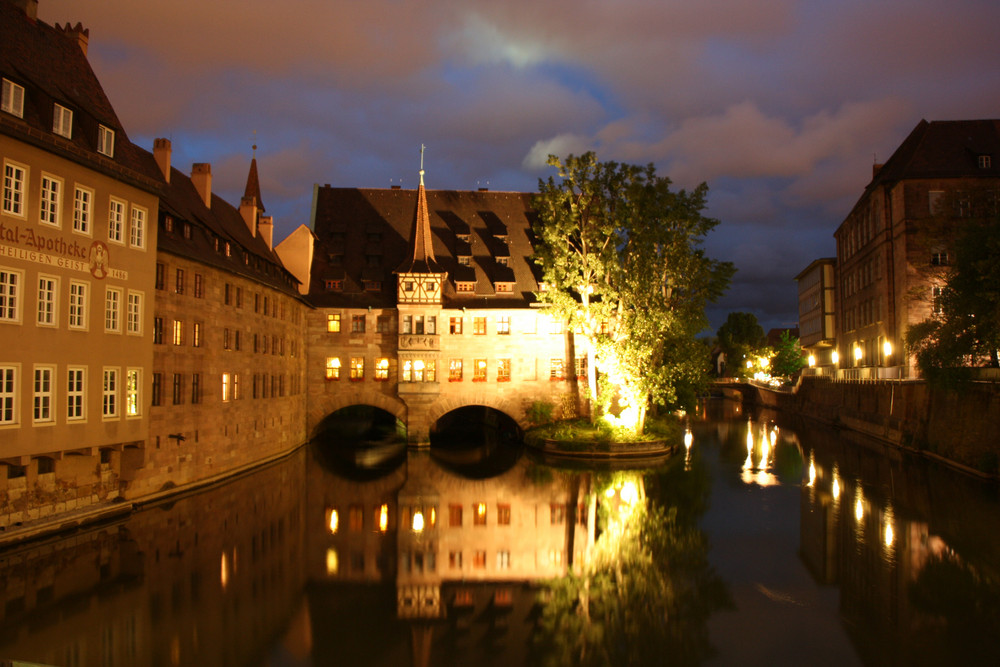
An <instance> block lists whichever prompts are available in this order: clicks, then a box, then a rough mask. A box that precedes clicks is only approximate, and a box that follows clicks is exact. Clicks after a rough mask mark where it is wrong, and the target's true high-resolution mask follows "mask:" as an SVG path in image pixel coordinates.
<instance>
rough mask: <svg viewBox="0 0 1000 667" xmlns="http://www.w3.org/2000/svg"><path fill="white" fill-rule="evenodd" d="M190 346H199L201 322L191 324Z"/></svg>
mask: <svg viewBox="0 0 1000 667" xmlns="http://www.w3.org/2000/svg"><path fill="white" fill-rule="evenodd" d="M237 333H238V332H237ZM191 347H201V322H194V323H192V325H191Z"/></svg>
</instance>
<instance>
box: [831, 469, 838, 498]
mask: <svg viewBox="0 0 1000 667" xmlns="http://www.w3.org/2000/svg"><path fill="white" fill-rule="evenodd" d="M830 492H831V493H832V494H833V499H834V500H840V480H839V479H837V472H836V471H834V473H833V488H832V489H831V490H830Z"/></svg>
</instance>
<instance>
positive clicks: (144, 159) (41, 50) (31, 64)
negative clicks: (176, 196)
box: [0, 1, 162, 191]
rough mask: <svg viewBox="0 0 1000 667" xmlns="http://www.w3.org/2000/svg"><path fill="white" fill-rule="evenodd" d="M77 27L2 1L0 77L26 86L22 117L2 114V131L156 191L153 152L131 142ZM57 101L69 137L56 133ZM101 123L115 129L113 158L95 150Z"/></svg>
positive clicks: (0, 117) (157, 173)
mask: <svg viewBox="0 0 1000 667" xmlns="http://www.w3.org/2000/svg"><path fill="white" fill-rule="evenodd" d="M76 30H82V28H81V27H80V26H77V28H75V29H69V27H68V26H67V29H63V28H54V27H52V26H50V25H48V24H47V23H45V22H43V21H39V20H33V19H29V18H28V17H27V16H26V15H25V13H24V10H22V9H20V8H18V7H17V6H15V5H14V4H12V3H10V2H6V1H2V2H0V76H3V77H4V78H6V79H9V80H10V81H12V82H13V83H16V84H17V85H20V86H23V87H24V89H25V94H24V114H23V117H22V118H17V117H15V116H12V115H10V114H7V113H2V112H0V133H2V134H7V135H9V136H12V137H15V138H17V139H19V140H21V141H26V142H28V143H32V144H35V145H38V146H40V147H42V148H44V149H46V150H49V151H52V152H54V153H57V154H60V155H62V156H63V157H66V158H67V159H70V160H73V161H75V162H79V163H82V164H85V165H86V166H87V167H90V168H92V169H96V170H99V171H102V172H104V173H107V174H109V175H111V176H112V177H114V178H118V179H120V180H125V181H127V182H130V183H131V184H132V185H136V186H138V187H141V188H143V189H146V190H150V191H155V190H156V188H157V187H158V184H159V183H160V182H162V179H161V177H160V174H159V170H158V169H157V168H156V164H155V163H154V162H153V159H152V156H150V155H149V154H148V153H146V152H145V151H142V150H141V149H139V148H138V147H136V146H134V145H133V144H132V143H131V142H130V141H129V140H128V136H127V135H126V133H125V129H124V128H123V127H122V125H121V123H120V122H119V120H118V116H117V115H116V114H115V110H114V108H112V106H111V102H110V101H109V100H108V98H107V95H105V93H104V89H103V88H102V87H101V84H100V81H98V79H97V76H96V75H95V74H94V71H93V69H91V67H90V63H89V62H88V61H87V56H86V55H85V54H84V52H83V50H82V49H81V48H80V46H79V43H78V41H77V39H76V37H75V34H76V33H75V32H74V31H76ZM54 103H58V104H60V105H62V106H64V107H66V108H67V109H69V110H71V111H72V112H73V131H72V138H71V139H65V138H64V137H61V136H59V135H56V134H55V133H53V132H52V117H53V110H54V107H53V104H54ZM99 124H100V125H104V126H105V127H107V128H109V129H111V130H114V132H115V148H114V155H113V157H112V158H108V157H106V156H104V155H101V154H99V153H98V152H97V126H98V125H99Z"/></svg>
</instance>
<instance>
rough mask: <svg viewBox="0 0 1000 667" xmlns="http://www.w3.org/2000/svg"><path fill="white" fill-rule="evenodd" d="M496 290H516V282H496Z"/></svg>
mask: <svg viewBox="0 0 1000 667" xmlns="http://www.w3.org/2000/svg"><path fill="white" fill-rule="evenodd" d="M496 291H497V292H513V291H514V283H497V284H496Z"/></svg>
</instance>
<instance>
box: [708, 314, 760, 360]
mask: <svg viewBox="0 0 1000 667" xmlns="http://www.w3.org/2000/svg"><path fill="white" fill-rule="evenodd" d="M716 335H717V336H718V338H719V347H720V348H722V351H723V352H725V353H726V365H727V366H728V367H729V372H730V374H732V375H740V374H743V373H745V370H744V369H745V366H746V360H747V358H748V357H750V356H751V355H752V354H755V353H758V352H759V351H760V350H763V349H764V347H765V343H766V342H767V336H766V335H765V333H764V328H763V327H762V326H760V323H758V322H757V316H756V315H754V314H753V313H742V312H735V313H729V315H728V316H727V317H726V321H725V322H723V323H722V326H720V327H719V330H718V331H717V332H716Z"/></svg>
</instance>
